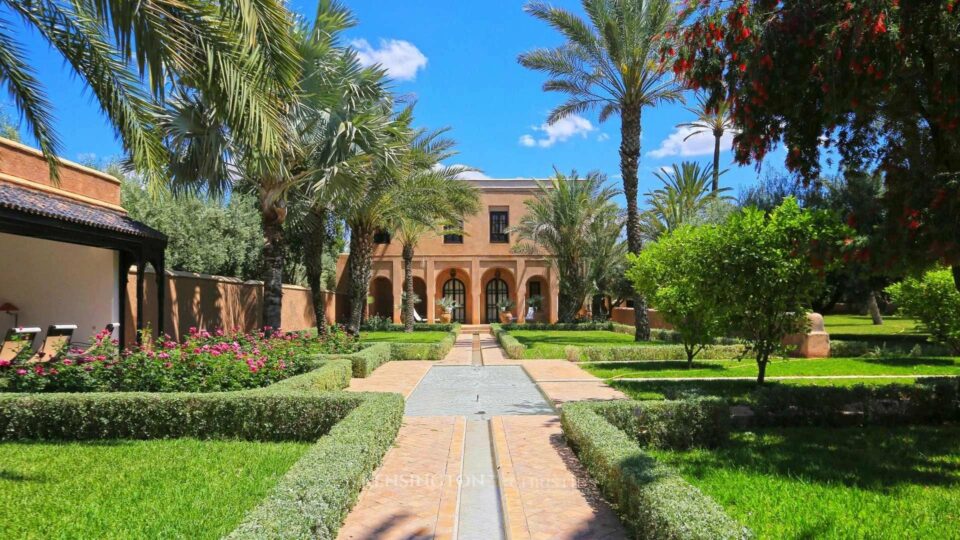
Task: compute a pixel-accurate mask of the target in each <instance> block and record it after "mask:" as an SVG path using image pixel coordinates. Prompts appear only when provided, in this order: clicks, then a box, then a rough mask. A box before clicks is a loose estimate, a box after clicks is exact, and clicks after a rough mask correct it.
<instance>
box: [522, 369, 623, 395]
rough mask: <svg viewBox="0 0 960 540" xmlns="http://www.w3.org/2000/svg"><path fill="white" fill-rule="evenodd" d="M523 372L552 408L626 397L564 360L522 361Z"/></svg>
mask: <svg viewBox="0 0 960 540" xmlns="http://www.w3.org/2000/svg"><path fill="white" fill-rule="evenodd" d="M523 369H525V370H526V371H527V374H529V375H530V378H532V379H533V380H534V382H536V383H537V385H538V386H539V387H540V390H542V391H543V393H544V394H546V395H547V397H548V398H550V400H551V401H553V403H554V404H555V405H563V404H564V403H566V402H568V401H606V400H611V399H626V397H627V396H626V395H624V393H623V392H621V391H619V390H616V389H614V388H611V387H610V386H608V385H607V384H606V383H604V382H603V381H602V380H600V379H599V378H597V377H595V376H593V375H591V374H590V373H587V372H586V371H584V369H583V368H581V367H580V366H578V365H576V364H574V363H573V362H568V361H566V360H524V361H523Z"/></svg>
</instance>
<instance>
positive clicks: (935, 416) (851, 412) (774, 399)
mask: <svg viewBox="0 0 960 540" xmlns="http://www.w3.org/2000/svg"><path fill="white" fill-rule="evenodd" d="M751 408H752V409H753V413H754V417H753V422H754V423H755V425H757V426H770V427H792V426H835V427H839V426H847V425H850V424H856V425H900V424H936V423H941V422H952V421H957V420H960V378H937V379H936V380H932V381H927V382H925V383H924V384H914V385H900V384H892V385H880V386H863V385H858V386H852V387H834V386H787V385H782V386H780V385H778V386H771V387H759V388H757V390H756V391H755V392H754V393H753V395H752V396H751Z"/></svg>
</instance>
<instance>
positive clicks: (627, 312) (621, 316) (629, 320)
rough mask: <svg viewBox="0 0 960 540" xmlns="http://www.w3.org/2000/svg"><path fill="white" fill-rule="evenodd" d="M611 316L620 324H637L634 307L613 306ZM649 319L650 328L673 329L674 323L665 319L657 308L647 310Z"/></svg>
mask: <svg viewBox="0 0 960 540" xmlns="http://www.w3.org/2000/svg"><path fill="white" fill-rule="evenodd" d="M610 318H611V319H613V322H616V323H620V324H627V325H630V326H634V325H635V324H636V319H635V318H634V316H633V308H632V307H618V308H613V313H611V314H610ZM647 319H648V320H649V321H650V328H659V329H663V330H673V325H671V324H670V323H668V322H667V321H665V320H663V316H662V315H660V314H659V313H657V310H655V309H648V310H647Z"/></svg>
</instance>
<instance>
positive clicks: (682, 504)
mask: <svg viewBox="0 0 960 540" xmlns="http://www.w3.org/2000/svg"><path fill="white" fill-rule="evenodd" d="M633 403H634V404H636V403H638V402H633ZM598 407H601V408H602V404H597V403H587V402H579V403H569V404H567V405H565V406H564V407H563V410H562V413H561V417H560V420H561V423H562V425H563V432H564V435H565V436H566V438H567V440H568V441H569V443H570V445H571V446H572V447H573V449H574V451H575V452H576V453H577V456H578V457H579V458H580V462H581V463H582V464H583V465H584V467H585V468H586V469H587V471H588V472H589V473H590V475H591V476H592V477H593V478H594V479H595V480H596V481H597V484H598V486H599V487H600V490H601V491H602V492H603V494H604V496H605V497H606V498H607V500H609V501H610V502H611V503H613V506H614V508H615V509H616V511H617V514H618V515H619V516H620V518H621V520H622V521H623V523H624V525H625V526H626V527H627V528H628V529H630V530H631V532H632V535H633V536H634V537H635V538H658V539H673V540H688V539H689V540H694V539H696V540H700V539H703V540H706V539H740V538H749V537H750V536H751V534H750V531H749V530H748V529H747V528H745V527H744V526H742V525H740V524H739V523H737V522H736V521H735V520H734V519H732V518H731V517H730V516H728V515H727V514H726V512H724V510H723V508H722V507H721V506H720V505H718V504H717V503H716V502H715V501H714V500H713V499H711V498H710V497H708V496H707V495H705V494H703V493H702V492H701V491H700V490H699V489H697V488H696V487H694V486H693V485H691V484H690V483H688V482H687V481H686V480H684V479H683V478H682V477H681V476H680V474H679V473H678V472H677V471H676V470H675V469H673V468H672V467H669V466H667V465H665V464H663V463H660V462H658V461H657V460H656V459H654V458H653V457H652V456H650V455H649V454H647V453H645V452H644V451H643V449H642V448H641V447H640V445H639V444H638V442H637V441H636V440H635V438H633V437H631V436H630V435H628V434H627V433H626V432H624V431H623V430H621V429H618V428H617V427H616V426H614V425H613V424H611V423H610V422H609V421H608V420H607V419H606V418H605V417H604V416H603V415H602V414H601V413H600V412H598ZM620 412H622V410H620ZM660 412H663V411H660ZM611 414H613V412H611ZM614 416H618V415H614Z"/></svg>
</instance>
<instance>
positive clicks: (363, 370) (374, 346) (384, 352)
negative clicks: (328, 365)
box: [320, 343, 392, 384]
mask: <svg viewBox="0 0 960 540" xmlns="http://www.w3.org/2000/svg"><path fill="white" fill-rule="evenodd" d="M391 352H392V349H391V347H390V344H389V343H371V344H370V345H367V346H365V347H363V348H362V349H360V350H359V351H357V352H354V353H350V354H325V355H320V358H321V359H322V360H336V359H340V360H349V361H350V363H351V366H352V368H351V371H352V374H353V376H354V377H357V378H365V377H369V376H370V374H371V373H373V372H374V370H376V369H377V368H378V367H380V366H382V365H383V364H385V363H387V362H389V361H390V357H391ZM349 383H350V376H349V375H348V376H347V384H349Z"/></svg>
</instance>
